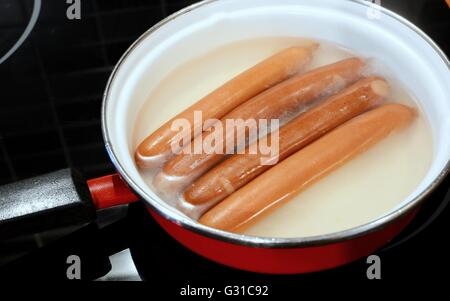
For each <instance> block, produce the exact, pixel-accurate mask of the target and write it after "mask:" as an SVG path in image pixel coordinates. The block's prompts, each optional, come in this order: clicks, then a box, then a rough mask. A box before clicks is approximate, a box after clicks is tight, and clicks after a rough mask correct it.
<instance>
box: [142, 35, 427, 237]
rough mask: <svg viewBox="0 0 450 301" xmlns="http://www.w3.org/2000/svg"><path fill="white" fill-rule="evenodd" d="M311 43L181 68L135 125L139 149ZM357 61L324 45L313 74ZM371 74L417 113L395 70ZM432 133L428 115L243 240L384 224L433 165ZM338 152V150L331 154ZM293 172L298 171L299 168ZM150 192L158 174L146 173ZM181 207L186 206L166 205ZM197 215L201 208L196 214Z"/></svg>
mask: <svg viewBox="0 0 450 301" xmlns="http://www.w3.org/2000/svg"><path fill="white" fill-rule="evenodd" d="M304 43H307V41H305V40H302V39H299V38H288V37H277V38H263V39H257V40H248V41H244V42H239V43H233V44H230V45H227V46H224V47H221V48H219V49H215V50H212V51H211V52H209V53H208V54H207V55H205V56H202V57H200V58H197V59H195V60H193V61H190V62H188V63H187V64H185V65H182V66H179V67H178V68H176V69H175V71H174V72H172V73H170V74H169V76H167V77H166V78H165V79H164V80H162V81H161V82H160V84H159V85H158V87H157V89H155V90H154V91H152V93H151V95H149V97H148V100H147V102H146V104H145V106H144V107H143V108H142V110H141V112H140V116H139V118H138V120H137V122H136V125H135V132H134V140H133V143H134V146H135V147H137V145H138V144H139V143H140V142H141V141H142V140H143V139H144V138H145V137H146V136H148V135H149V134H150V133H152V132H153V131H155V130H156V129H158V128H159V127H160V126H161V125H162V124H164V122H166V121H167V120H169V119H170V118H172V117H173V116H174V115H176V114H178V113H179V112H181V111H183V110H184V109H186V108H187V107H189V106H190V105H191V104H193V103H195V102H196V101H197V100H199V99H200V98H202V97H203V96H205V95H207V94H208V93H209V92H211V91H212V90H214V89H216V88H217V87H218V86H220V85H222V84H223V83H224V82H226V81H228V80H229V79H230V78H232V77H234V76H235V75H237V74H239V73H240V72H242V71H244V70H246V69H248V68H249V67H251V66H253V65H254V64H256V63H257V62H259V61H261V60H263V59H265V58H267V57H268V56H270V55H272V54H274V53H276V52H277V51H279V50H281V49H283V48H286V47H289V46H295V45H302V44H304ZM352 55H353V54H352V53H351V52H350V51H348V50H345V49H343V48H341V47H337V46H335V45H331V44H329V43H324V42H321V47H320V48H319V50H318V51H317V52H316V55H315V58H314V60H313V62H312V64H311V66H310V68H315V67H319V66H322V65H325V64H329V63H333V62H336V61H338V60H341V59H345V58H348V57H351V56H352ZM370 65H371V73H372V74H375V75H382V76H384V77H385V78H386V79H387V80H388V81H389V83H390V85H391V88H392V93H391V96H390V97H389V99H388V101H394V102H400V103H405V104H407V105H410V106H414V107H417V108H418V110H419V112H420V107H418V106H417V104H416V102H415V101H414V99H413V98H412V97H411V96H410V95H409V94H408V93H407V92H406V91H405V90H404V89H403V88H402V86H401V85H400V84H399V83H398V82H396V80H395V78H393V77H392V76H390V74H389V72H388V68H385V67H384V66H380V65H379V64H377V62H376V59H373V60H372V61H371V62H370ZM431 139H432V138H431V131H430V128H429V125H428V123H427V121H426V120H425V118H424V116H423V114H422V113H420V114H419V117H418V118H417V119H416V121H415V122H414V123H413V124H412V125H411V126H409V127H408V128H407V129H405V130H403V131H401V132H398V133H394V134H392V135H390V136H389V137H387V138H386V139H384V140H383V141H381V142H380V143H379V144H377V145H376V146H374V147H373V148H371V149H370V150H369V151H367V152H365V153H363V154H361V155H359V156H358V157H356V158H355V159H353V160H352V161H350V162H349V163H347V164H346V165H344V166H343V167H341V168H339V169H338V170H336V171H334V172H333V173H332V174H330V175H329V176H327V177H325V178H324V179H322V180H320V181H319V182H317V183H316V184H314V185H313V186H311V187H310V188H308V189H307V190H305V191H303V192H302V193H300V194H299V195H298V196H296V197H295V198H293V199H291V200H290V201H289V202H287V203H285V204H284V205H283V206H280V207H279V208H277V209H275V210H274V211H272V212H271V213H270V214H269V215H267V216H265V217H264V218H261V219H259V220H258V221H257V222H255V223H253V224H252V225H250V226H248V227H247V228H246V229H244V230H243V233H245V234H248V235H257V236H271V237H299V236H311V235H320V234H327V233H332V232H337V231H341V230H345V229H349V228H352V227H355V226H358V225H362V224H365V223H368V222H370V221H372V220H374V219H376V218H379V217H381V216H383V215H385V214H386V213H388V212H389V211H390V210H392V209H393V208H394V207H395V206H396V205H398V204H399V203H401V202H402V201H403V200H404V199H405V197H407V196H408V195H409V194H410V193H411V192H412V191H413V190H414V188H415V187H416V186H417V185H418V184H419V182H420V181H421V180H422V178H423V177H424V176H425V174H426V172H427V171H428V168H429V166H430V164H431V157H432V141H431ZM330 147H332V146H330ZM293 168H294V167H293ZM142 176H143V177H144V178H145V180H146V182H147V183H148V184H149V185H150V186H151V183H152V179H153V176H154V172H142ZM167 201H168V202H169V203H172V204H173V205H174V206H178V207H180V205H183V204H180V203H179V202H182V201H180V200H178V199H177V200H167ZM192 213H193V215H195V208H192Z"/></svg>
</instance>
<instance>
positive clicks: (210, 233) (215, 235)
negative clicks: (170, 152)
mask: <svg viewBox="0 0 450 301" xmlns="http://www.w3.org/2000/svg"><path fill="white" fill-rule="evenodd" d="M219 1H223V0H203V1H200V2H198V3H195V4H192V5H190V6H188V7H185V8H184V9H182V10H180V11H177V12H175V13H173V14H171V15H169V16H167V17H166V18H164V19H163V20H161V21H160V22H158V23H157V24H156V25H154V26H152V27H151V28H150V29H148V30H147V31H146V32H144V33H143V34H142V35H141V36H140V37H139V38H138V39H137V40H136V41H134V42H133V44H132V45H131V46H130V47H129V48H128V49H127V50H126V51H125V53H124V54H123V55H122V57H121V58H120V59H119V61H118V62H117V64H116V65H115V67H114V69H113V71H112V73H111V75H110V77H109V79H108V82H107V84H106V88H105V92H104V93H103V101H102V109H101V119H102V133H103V139H104V142H105V148H106V151H107V153H108V155H109V157H110V159H111V161H112V163H113V165H114V166H115V168H116V170H117V171H118V173H119V174H120V175H121V176H122V178H123V179H124V180H125V181H126V182H127V183H128V185H129V186H130V188H131V189H132V190H133V191H134V192H135V193H136V194H137V195H139V196H140V198H142V199H143V200H145V202H146V204H147V205H148V206H149V207H150V208H151V209H153V210H154V211H156V212H157V213H158V214H159V215H161V216H162V217H164V218H165V219H167V220H169V221H171V222H174V223H175V224H177V225H179V226H181V227H183V228H185V229H187V230H191V231H193V232H195V233H197V234H200V235H204V236H206V237H209V238H212V239H216V240H220V241H224V242H229V243H233V244H238V245H244V246H248V247H257V248H261V247H262V248H298V247H310V246H322V245H327V244H332V243H338V242H343V241H346V240H350V239H354V238H357V237H360V236H363V235H367V234H369V233H372V232H375V231H379V230H382V229H384V228H385V227H386V226H388V225H389V224H391V223H393V222H395V221H397V220H398V219H399V218H401V217H403V216H404V215H405V214H407V213H409V212H411V211H412V210H413V209H414V208H416V207H417V206H419V205H420V204H421V203H422V202H423V201H424V200H425V199H426V196H428V195H429V194H430V193H431V192H432V191H433V190H434V189H435V188H436V187H437V186H438V185H439V184H440V183H441V182H442V181H443V180H444V179H445V177H446V175H447V174H448V173H449V171H450V158H449V159H448V161H447V163H446V165H445V167H444V168H443V169H442V170H441V172H440V173H439V174H438V175H437V177H436V178H435V179H434V180H433V182H432V183H430V185H428V186H427V187H426V188H425V189H424V190H423V191H422V192H421V193H420V194H419V195H417V196H416V197H415V198H414V199H412V200H411V201H410V202H409V203H407V204H405V205H404V206H403V207H401V208H399V209H398V210H396V211H393V212H391V213H388V214H386V215H384V216H382V217H380V218H378V219H376V220H373V221H371V222H369V223H366V224H363V225H360V226H357V227H353V228H350V229H347V230H344V231H339V232H334V233H329V234H323V235H315V236H308V237H295V238H273V237H259V236H249V235H243V234H236V233H231V232H227V231H222V230H218V229H214V228H211V227H207V226H204V225H202V224H200V223H198V222H197V221H194V220H192V219H190V218H188V217H185V216H182V215H179V216H173V215H172V214H171V212H172V213H173V211H169V210H167V208H164V206H162V204H160V202H159V201H157V200H154V199H153V198H152V197H151V196H149V195H147V194H146V193H145V191H144V190H143V189H141V188H140V187H139V185H138V184H137V183H136V182H135V181H134V180H133V178H132V177H131V176H129V175H128V173H127V172H126V171H125V169H124V168H123V167H122V165H121V164H120V163H119V160H118V159H117V156H116V154H115V151H114V147H113V145H112V144H111V139H110V137H109V132H108V125H107V122H106V111H107V110H106V107H107V105H108V98H109V92H110V88H111V85H112V82H113V80H114V78H115V75H116V73H117V72H118V70H119V68H120V66H121V65H122V63H123V62H124V61H125V60H126V59H127V57H128V55H129V54H130V53H131V52H132V51H133V50H134V49H135V48H136V47H137V46H138V45H139V44H140V43H141V42H142V41H143V40H144V39H145V38H147V37H148V36H149V35H151V34H152V33H154V32H155V31H157V30H158V29H159V28H161V27H162V26H164V25H165V24H166V23H169V22H170V21H172V20H174V19H176V18H178V17H180V16H182V15H184V14H186V13H188V12H190V11H192V10H195V9H198V8H200V7H203V6H205V5H209V4H211V3H215V2H219ZM347 1H350V2H353V3H355V4H357V5H364V6H366V7H370V5H373V4H372V3H370V2H366V1H364V0H347ZM379 9H380V11H381V12H382V13H383V14H385V15H388V16H390V17H392V18H394V19H396V20H397V21H398V22H400V23H402V24H403V25H406V26H407V27H409V28H410V29H411V30H413V31H414V32H416V33H417V34H418V35H419V36H420V37H421V38H422V39H424V40H425V41H426V42H427V43H428V44H429V45H430V46H431V47H432V48H433V49H434V50H435V51H436V53H437V54H438V55H439V56H440V57H441V59H442V61H443V62H444V63H445V64H446V65H447V68H449V70H450V61H449V59H448V58H447V56H446V55H445V53H444V52H443V51H442V50H441V49H440V48H439V46H438V45H437V44H436V43H435V42H434V41H433V40H432V39H431V38H430V37H429V36H428V35H427V34H426V33H424V32H423V31H422V30H421V29H420V28H418V27H417V26H416V25H414V24H413V23H411V22H410V21H408V20H407V19H405V18H403V17H402V16H400V15H398V14H397V13H395V12H393V11H390V10H388V9H387V8H384V7H382V6H380V7H379Z"/></svg>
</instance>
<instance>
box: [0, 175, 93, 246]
mask: <svg viewBox="0 0 450 301" xmlns="http://www.w3.org/2000/svg"><path fill="white" fill-rule="evenodd" d="M95 216H96V214H95V208H94V206H93V204H92V201H91V196H90V193H89V189H88V187H87V184H86V181H85V180H84V179H83V177H82V176H81V175H80V174H79V173H78V172H76V171H75V170H73V169H62V170H59V171H56V172H52V173H49V174H45V175H41V176H37V177H34V178H30V179H26V180H22V181H19V182H15V183H11V184H7V185H4V186H0V237H1V238H4V237H12V236H15V235H17V234H30V233H36V232H40V231H45V230H48V229H52V228H57V227H63V226H68V225H81V224H84V223H87V222H90V221H92V220H94V219H95Z"/></svg>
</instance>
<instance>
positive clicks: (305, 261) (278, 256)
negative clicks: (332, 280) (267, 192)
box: [149, 210, 416, 274]
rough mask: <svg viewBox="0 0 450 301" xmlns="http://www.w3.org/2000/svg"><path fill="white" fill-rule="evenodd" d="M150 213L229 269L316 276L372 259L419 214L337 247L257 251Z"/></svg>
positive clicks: (169, 230) (185, 242) (177, 236)
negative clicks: (315, 274) (364, 258)
mask: <svg viewBox="0 0 450 301" xmlns="http://www.w3.org/2000/svg"><path fill="white" fill-rule="evenodd" d="M149 211H150V214H151V215H152V216H153V217H154V218H155V220H156V221H157V222H158V223H159V224H160V225H161V227H162V228H163V229H164V230H165V231H166V232H167V233H169V234H170V235H171V236H172V237H173V238H175V239H176V240H177V241H179V242H180V243H181V244H183V245H184V246H185V247H187V248H188V249H190V250H192V251H194V252H195V253H197V254H199V255H202V256H204V257H206V258H208V259H210V260H213V261H215V262H218V263H221V264H223V265H226V266H230V267H233V268H237V269H241V270H246V271H251V272H257V273H266V274H301V273H309V272H316V271H321V270H326V269H331V268H335V267H338V266H341V265H344V264H347V263H350V262H352V261H355V260H357V259H359V258H362V257H365V256H369V255H371V254H372V253H373V252H374V251H375V250H377V249H379V248H380V247H382V246H383V245H385V244H387V243H388V242H389V241H391V240H392V239H393V238H394V237H395V236H396V235H398V234H399V233H400V232H401V231H402V230H403V229H404V228H405V227H406V226H407V225H408V224H409V223H410V222H411V220H412V219H413V217H414V216H415V213H416V212H412V213H409V214H407V215H406V216H404V217H403V218H401V219H399V220H398V221H395V222H394V223H391V224H390V225H388V226H386V227H384V228H383V229H381V230H377V231H375V232H372V233H369V234H366V235H363V236H360V237H357V238H354V239H350V240H345V241H341V242H337V243H331V244H325V245H321V246H311V247H290V248H258V247H250V246H244V245H239V244H235V243H230V242H224V241H221V240H218V239H214V238H210V237H206V236H203V235H201V234H198V233H195V232H193V231H191V230H188V229H185V228H183V227H181V226H179V225H178V224H176V223H174V222H171V221H169V220H167V219H165V218H164V217H162V216H161V215H159V214H157V213H156V212H154V211H153V210H149Z"/></svg>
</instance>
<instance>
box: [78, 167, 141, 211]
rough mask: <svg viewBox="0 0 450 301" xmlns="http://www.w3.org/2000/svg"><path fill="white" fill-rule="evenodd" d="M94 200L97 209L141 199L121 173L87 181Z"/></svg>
mask: <svg viewBox="0 0 450 301" xmlns="http://www.w3.org/2000/svg"><path fill="white" fill-rule="evenodd" d="M87 185H88V187H89V191H90V192H91V196H92V202H93V203H94V205H95V208H97V209H105V208H110V207H114V206H118V205H124V204H129V203H132V202H135V201H137V200H139V197H137V196H136V195H135V194H134V193H133V192H132V191H131V189H130V188H129V187H128V185H127V183H126V182H125V181H124V180H123V179H122V177H121V176H120V175H119V174H113V175H109V176H104V177H101V178H96V179H92V180H88V181H87Z"/></svg>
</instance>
